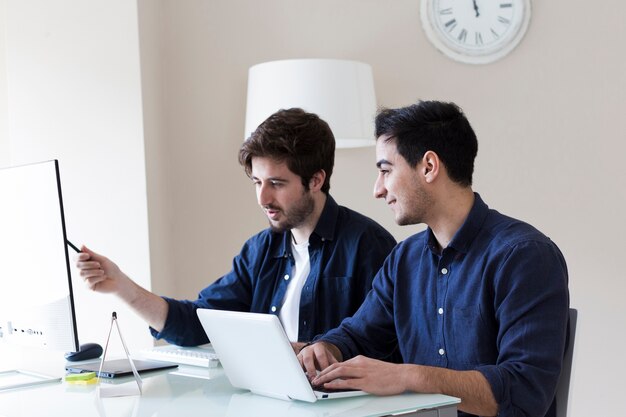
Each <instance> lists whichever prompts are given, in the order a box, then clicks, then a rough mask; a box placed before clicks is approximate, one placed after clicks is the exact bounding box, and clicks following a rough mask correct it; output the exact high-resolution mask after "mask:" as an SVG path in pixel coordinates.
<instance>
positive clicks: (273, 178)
mask: <svg viewBox="0 0 626 417" xmlns="http://www.w3.org/2000/svg"><path fill="white" fill-rule="evenodd" d="M250 179H251V180H253V181H261V179H260V178H259V177H256V176H254V175H251V176H250ZM265 180H266V181H272V182H283V183H287V182H289V180H287V179H284V178H279V177H270V178H266V179H265Z"/></svg>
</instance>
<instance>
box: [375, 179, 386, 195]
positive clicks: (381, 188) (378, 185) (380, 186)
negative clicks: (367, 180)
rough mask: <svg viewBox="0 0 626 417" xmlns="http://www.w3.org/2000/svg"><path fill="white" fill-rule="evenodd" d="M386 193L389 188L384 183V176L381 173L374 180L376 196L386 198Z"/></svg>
mask: <svg viewBox="0 0 626 417" xmlns="http://www.w3.org/2000/svg"><path fill="white" fill-rule="evenodd" d="M386 195H387V189H386V188H385V185H384V183H383V176H382V174H381V173H379V174H378V177H376V181H375V182H374V198H385V196H386Z"/></svg>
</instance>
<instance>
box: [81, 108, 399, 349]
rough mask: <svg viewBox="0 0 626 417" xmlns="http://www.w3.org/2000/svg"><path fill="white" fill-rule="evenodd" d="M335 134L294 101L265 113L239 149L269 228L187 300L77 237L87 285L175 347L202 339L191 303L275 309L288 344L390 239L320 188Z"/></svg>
mask: <svg viewBox="0 0 626 417" xmlns="http://www.w3.org/2000/svg"><path fill="white" fill-rule="evenodd" d="M334 154H335V139H334V136H333V134H332V132H331V130H330V128H329V126H328V124H327V123H326V122H324V121H323V120H321V119H320V118H319V117H318V116H317V115H315V114H311V113H307V112H305V111H303V110H301V109H289V110H281V111H279V112H277V113H275V114H273V115H272V116H270V117H269V118H268V119H267V120H265V121H264V122H263V123H262V124H261V125H260V126H259V127H258V128H257V130H256V131H255V132H254V133H252V135H251V137H250V138H248V140H247V141H246V142H245V143H244V144H243V146H242V147H241V149H240V152H239V161H240V163H241V164H242V165H243V166H244V168H245V171H246V173H247V175H248V176H249V177H250V179H252V181H253V183H254V185H255V187H256V194H257V200H258V203H259V205H260V206H261V207H262V208H263V210H264V212H265V213H266V215H267V217H268V220H269V224H270V227H269V228H268V229H266V230H263V231H262V232H260V233H258V234H256V235H255V236H252V237H251V238H250V239H249V240H248V241H247V242H246V243H245V244H244V246H243V248H242V249H241V252H240V253H239V255H237V256H236V257H235V258H234V260H233V267H232V270H231V271H230V272H229V273H227V274H226V275H224V276H223V277H221V278H220V279H219V280H217V281H216V282H215V283H213V284H211V285H209V286H208V287H207V288H205V289H203V290H202V291H201V292H200V294H199V295H198V298H197V299H196V300H193V301H191V300H174V299H171V298H168V297H159V296H157V295H155V294H153V293H151V292H149V291H147V290H145V289H144V288H141V287H140V286H138V285H137V284H136V283H134V282H133V281H132V280H131V279H130V278H128V276H126V275H125V274H124V273H123V272H121V271H120V269H119V268H118V267H117V266H116V265H115V264H114V263H113V262H111V261H110V260H109V259H107V258H105V257H104V256H102V255H99V254H96V253H95V252H93V251H91V250H90V249H88V248H86V247H85V246H83V247H82V253H80V254H79V255H78V260H77V262H76V265H77V267H78V268H79V269H80V271H81V276H82V277H83V279H84V280H85V281H86V283H87V284H88V286H89V287H90V288H91V289H93V290H94V291H100V292H111V293H114V294H116V295H117V296H118V297H120V298H121V299H122V300H124V301H125V302H126V303H127V304H128V305H130V306H131V308H133V309H134V310H135V311H136V312H137V313H138V314H139V315H140V316H141V317H142V318H143V319H144V320H145V321H146V322H147V323H148V324H149V325H150V327H151V332H152V334H153V336H154V337H156V338H159V339H160V338H163V339H165V340H167V341H168V342H170V343H173V344H176V345H180V346H195V345H200V344H204V343H207V342H208V339H207V336H206V334H205V332H204V330H203V329H202V326H201V324H200V322H199V320H198V318H197V316H196V309H197V308H213V309H221V310H234V311H247V312H256V313H269V314H276V315H278V317H279V318H280V320H281V322H282V324H283V327H284V328H285V331H286V333H287V335H288V337H289V339H290V340H291V341H292V342H293V344H294V349H296V350H298V349H299V347H301V346H302V345H303V344H304V342H307V341H310V340H312V339H313V337H314V336H315V335H317V334H320V333H323V332H325V331H326V330H328V329H331V328H333V327H336V326H338V325H339V323H340V322H341V320H342V319H343V318H345V317H347V316H350V315H352V314H353V313H354V312H355V311H356V310H357V309H358V307H359V306H360V305H361V303H362V301H363V299H364V298H365V296H366V294H367V293H368V291H369V290H370V288H371V284H372V279H373V277H374V275H375V274H376V272H377V271H378V269H379V268H380V266H381V265H382V263H383V261H384V259H385V257H386V256H387V255H388V254H389V252H390V251H391V249H392V248H393V246H394V245H395V243H396V242H395V240H394V239H393V237H392V236H391V235H390V234H389V232H387V231H386V230H385V229H384V228H383V227H381V226H380V225H378V224H377V223H375V222H374V221H373V220H371V219H369V218H367V217H365V216H363V215H361V214H359V213H356V212H355V211H352V210H350V209H348V208H345V207H342V206H339V205H337V203H336V202H335V200H334V199H333V198H332V197H331V196H330V195H329V194H328V191H329V189H330V176H331V174H332V169H333V161H334Z"/></svg>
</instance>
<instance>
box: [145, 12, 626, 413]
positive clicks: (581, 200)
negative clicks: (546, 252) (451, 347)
mask: <svg viewBox="0 0 626 417" xmlns="http://www.w3.org/2000/svg"><path fill="white" fill-rule="evenodd" d="M140 4H141V2H140ZM161 6H162V9H161V11H160V13H161V14H160V15H159V19H162V20H160V22H161V23H162V26H161V27H162V28H163V29H162V32H161V33H160V35H159V36H160V38H159V39H160V41H161V42H162V43H161V48H162V49H161V53H162V54H163V55H162V57H161V63H162V72H161V74H160V77H161V78H160V80H161V82H160V84H159V85H160V87H159V88H162V91H161V93H162V98H163V102H162V105H163V108H162V109H161V113H159V115H160V117H161V118H162V131H161V132H160V134H159V135H155V136H153V137H147V138H146V142H147V143H146V147H147V149H148V150H150V149H156V148H158V149H159V152H156V156H158V157H159V161H158V163H155V162H153V161H151V160H150V159H149V160H148V161H147V166H148V182H149V190H152V192H158V193H163V192H164V190H165V191H166V194H165V195H159V196H158V197H155V195H151V196H150V197H149V198H150V200H151V201H152V200H153V199H154V201H161V202H162V203H163V204H165V205H167V207H166V208H160V209H159V210H160V211H161V212H160V213H158V214H157V213H154V212H152V207H153V206H152V205H151V217H150V222H151V223H150V225H151V233H152V234H153V235H154V233H159V234H161V235H162V236H163V241H162V242H161V245H160V246H159V248H158V249H157V248H155V247H154V246H153V248H152V264H153V267H152V271H153V288H154V289H155V290H156V291H157V292H158V291H163V292H167V293H169V294H172V295H175V296H178V297H194V296H195V294H196V292H197V291H198V290H199V289H201V288H202V287H203V286H205V285H206V284H207V283H209V282H211V281H213V280H214V279H216V278H217V277H219V276H220V275H221V274H222V273H224V272H226V271H227V269H228V268H229V265H230V260H231V259H232V257H233V255H235V254H236V253H237V252H238V250H239V248H240V246H241V244H242V243H243V241H244V240H245V239H246V238H247V237H248V236H250V235H251V234H253V233H254V232H256V231H258V230H259V229H261V228H263V227H264V226H265V220H264V218H263V216H262V214H261V212H260V210H259V209H258V207H257V206H256V202H255V197H254V192H253V189H252V186H251V185H250V184H249V181H248V180H247V178H246V177H245V175H244V174H243V172H242V170H241V168H240V167H239V166H238V164H237V162H236V153H237V150H238V147H239V145H240V142H241V138H242V132H243V129H244V112H245V92H246V77H247V69H248V67H249V66H251V65H253V64H256V63H259V62H263V61H268V60H275V59H284V58H344V59H355V60H360V61H364V62H367V63H369V64H371V65H372V67H373V69H374V77H375V82H376V88H377V96H378V102H379V104H381V105H385V106H401V105H406V104H409V103H412V102H414V101H416V100H417V99H419V98H431V99H443V100H452V101H455V102H457V103H458V104H460V105H461V106H462V107H463V108H464V109H465V111H466V113H467V114H468V117H469V119H470V121H471V122H472V123H473V126H474V128H475V130H476V131H477V134H478V136H479V146H480V149H479V156H478V159H477V165H476V176H475V189H476V190H477V191H479V192H480V193H481V194H482V196H483V197H484V199H485V200H486V201H487V202H488V203H489V204H490V205H491V206H492V207H494V208H497V209H499V210H500V211H502V212H504V213H507V214H510V215H512V216H515V217H518V218H520V219H523V220H526V221H529V222H530V223H532V224H534V225H536V226H537V227H538V228H540V229H541V230H543V231H544V232H545V233H546V234H548V235H549V236H550V237H552V238H553V240H555V241H556V242H557V244H559V245H560V247H561V249H562V250H563V252H564V254H565V256H566V258H567V260H568V263H569V268H570V290H571V301H572V303H571V304H572V306H574V307H577V308H579V309H580V319H579V338H578V340H577V346H576V348H577V349H576V352H575V362H576V364H575V369H574V375H573V394H572V395H573V398H572V401H571V406H572V409H573V411H572V413H571V416H574V417H582V416H588V415H606V416H608V415H616V414H617V410H618V409H621V408H622V407H623V406H622V404H621V401H620V400H619V398H620V397H621V389H619V388H618V387H621V386H623V381H622V378H621V376H622V374H623V373H624V371H626V366H625V361H624V359H623V355H622V354H621V347H622V346H624V344H625V343H626V336H624V332H623V331H621V330H619V329H623V326H622V325H621V324H620V321H621V320H620V319H623V318H624V317H625V316H626V307H625V306H624V305H625V303H624V302H623V299H624V295H626V291H625V290H626V283H625V280H624V278H625V274H624V272H622V271H623V268H620V266H619V264H618V262H619V259H620V257H621V252H622V249H623V242H622V236H623V235H624V233H625V232H626V227H625V224H626V222H625V220H624V216H623V213H624V212H625V211H626V197H625V196H626V193H625V192H624V189H623V184H624V180H625V179H626V175H625V174H626V168H625V164H624V163H623V162H622V161H623V158H624V157H623V155H624V154H625V153H626V145H624V138H625V137H626V125H625V124H624V123H622V121H621V120H622V118H623V117H624V103H625V102H626V56H625V54H626V52H625V51H626V50H625V49H624V46H625V44H626V33H625V29H624V25H623V16H624V14H625V13H626V3H623V2H619V1H609V2H593V3H590V2H587V1H585V2H583V1H582V0H554V1H549V2H548V1H534V2H533V6H534V9H533V18H532V21H531V25H530V29H529V32H528V34H527V36H526V38H525V39H524V41H523V42H522V44H521V45H520V46H519V47H518V48H517V49H516V50H515V51H514V52H513V53H512V54H511V55H510V56H508V57H507V58H505V59H504V60H501V61H499V62H496V63H494V64H491V65H486V66H468V65H463V64H459V63H456V62H453V61H451V60H449V59H447V58H445V57H444V56H443V55H441V54H440V53H438V52H437V51H436V50H435V49H434V48H433V47H432V46H431V45H430V44H429V43H428V41H427V40H426V37H425V35H424V33H423V32H422V29H421V27H420V19H419V1H418V0H394V1H380V0H342V1H336V0H318V1H315V2H303V1H293V0H265V1H258V0H211V1H200V0H196V1H192V0H185V1H169V2H167V1H164V2H162V3H161ZM155 19H156V18H155ZM142 48H143V44H142ZM144 83H145V80H144ZM145 94H146V93H145V92H144V97H145ZM153 142H156V143H153ZM149 156H151V157H154V156H155V155H149ZM375 174H376V172H375V168H374V150H373V149H371V148H369V149H358V150H340V151H338V155H337V161H336V172H335V174H334V176H333V183H332V190H331V191H332V193H333V195H334V196H335V198H336V199H337V200H338V201H339V202H340V203H342V204H344V205H348V206H350V207H353V208H355V209H357V210H360V211H362V212H364V213H366V214H368V215H370V216H371V217H373V218H375V219H376V220H378V221H379V222H381V223H382V224H384V225H385V226H387V227H388V228H389V229H390V230H391V231H392V232H393V233H394V235H395V236H396V237H397V238H399V239H402V238H404V237H406V236H408V235H410V234H412V233H414V232H415V231H416V230H420V227H405V228H400V227H397V226H395V225H394V224H393V221H392V217H391V215H390V213H389V212H388V210H387V209H386V208H385V207H384V205H383V204H382V203H381V202H379V201H375V200H374V199H373V198H372V196H371V190H372V184H373V180H374V177H375ZM150 183H152V184H150ZM155 184H157V185H155ZM161 185H162V186H163V188H161ZM157 189H158V190H157ZM157 262H158V264H159V265H160V268H155V267H154V265H155V264H156V263H157ZM166 271H174V272H175V273H174V275H172V276H169V275H168V274H167V273H166Z"/></svg>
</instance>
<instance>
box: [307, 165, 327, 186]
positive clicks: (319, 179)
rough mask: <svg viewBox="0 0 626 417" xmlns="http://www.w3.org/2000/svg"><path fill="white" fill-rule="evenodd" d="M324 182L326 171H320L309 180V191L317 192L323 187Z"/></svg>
mask: <svg viewBox="0 0 626 417" xmlns="http://www.w3.org/2000/svg"><path fill="white" fill-rule="evenodd" d="M324 181H326V171H324V170H323V169H320V170H319V171H317V172H316V173H315V174H313V176H312V177H311V179H310V180H309V190H311V191H319V190H320V189H321V188H322V185H324Z"/></svg>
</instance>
